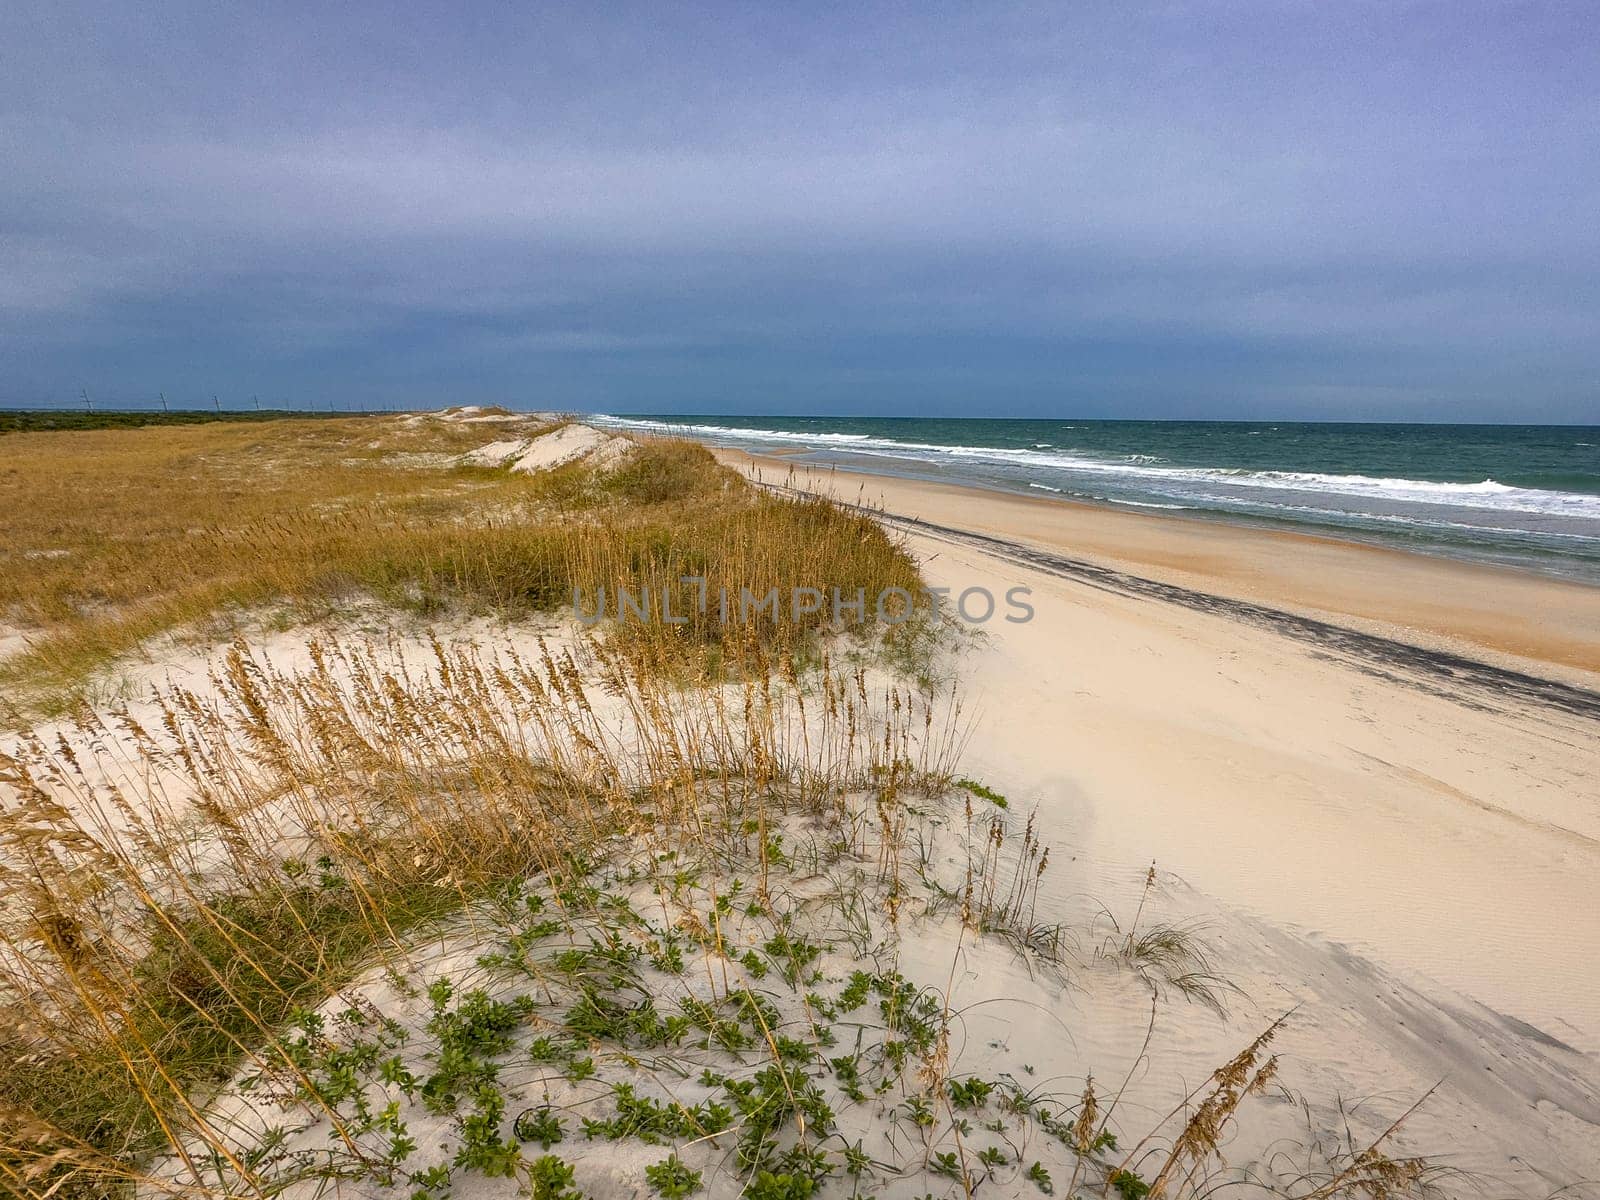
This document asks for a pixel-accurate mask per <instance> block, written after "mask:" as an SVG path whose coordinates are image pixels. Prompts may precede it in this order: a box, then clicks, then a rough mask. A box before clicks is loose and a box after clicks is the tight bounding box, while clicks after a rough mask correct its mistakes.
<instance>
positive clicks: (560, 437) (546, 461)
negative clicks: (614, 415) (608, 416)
mask: <svg viewBox="0 0 1600 1200" xmlns="http://www.w3.org/2000/svg"><path fill="white" fill-rule="evenodd" d="M630 445H631V443H630V442H629V441H628V440H627V439H626V438H620V437H614V436H612V435H611V434H609V433H601V432H600V431H599V430H598V429H594V428H592V427H591V426H588V425H563V426H562V427H561V428H560V429H558V430H556V431H555V432H554V433H547V434H545V435H544V436H543V437H538V438H534V439H533V440H532V441H531V442H530V443H529V444H528V447H527V449H526V450H525V451H523V452H522V453H521V454H519V455H518V456H517V459H516V461H515V462H514V463H512V464H511V469H512V470H513V471H519V472H522V473H524V474H532V473H534V472H536V471H548V470H550V469H551V468H553V467H560V466H565V465H566V464H567V463H570V462H576V461H577V460H578V459H580V458H581V459H584V460H585V461H587V462H590V463H593V464H595V465H597V466H611V465H614V464H615V463H616V462H618V461H620V459H621V458H622V456H623V455H625V454H626V453H627V451H628V447H629V446H630Z"/></svg>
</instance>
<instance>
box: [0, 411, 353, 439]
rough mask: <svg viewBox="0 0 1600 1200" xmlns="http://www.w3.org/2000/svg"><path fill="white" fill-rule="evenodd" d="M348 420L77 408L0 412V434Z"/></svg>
mask: <svg viewBox="0 0 1600 1200" xmlns="http://www.w3.org/2000/svg"><path fill="white" fill-rule="evenodd" d="M335 415H338V416H342V417H349V416H350V415H351V414H349V413H340V414H334V413H315V412H303V411H298V410H294V409H286V408H263V409H249V410H245V411H239V410H235V409H224V410H222V411H221V412H218V411H217V410H215V409H208V408H184V409H177V410H175V411H173V412H135V411H118V410H100V411H95V412H85V411H82V410H80V409H58V408H20V409H17V408H12V409H0V434H5V433H46V432H59V431H66V430H87V429H137V428H140V427H141V426H145V425H169V426H170V425H205V424H209V423H210V422H213V421H234V422H237V421H246V422H253V421H282V420H304V419H308V418H321V419H326V418H328V417H331V416H335Z"/></svg>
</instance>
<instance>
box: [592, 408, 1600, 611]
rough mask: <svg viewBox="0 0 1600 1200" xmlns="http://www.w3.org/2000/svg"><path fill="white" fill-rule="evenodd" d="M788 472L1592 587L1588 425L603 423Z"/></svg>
mask: <svg viewBox="0 0 1600 1200" xmlns="http://www.w3.org/2000/svg"><path fill="white" fill-rule="evenodd" d="M595 419H596V421H597V423H601V424H610V425H613V426H615V427H620V428H623V429H637V430H641V431H649V432H679V433H683V434H685V435H688V436H692V437H697V438H701V439H703V440H705V441H708V442H712V443H715V444H718V445H724V446H734V447H739V448H742V449H748V450H769V451H770V450H773V449H776V448H778V447H786V448H798V449H799V450H800V451H801V453H800V454H798V455H797V456H796V457H797V458H798V459H799V460H801V461H805V462H812V463H821V464H832V465H835V466H838V467H840V468H855V469H858V470H867V471H875V472H879V473H885V474H894V475H903V476H908V477H912V478H920V479H934V480H941V481H944V482H965V483H969V484H973V485H977V486H981V487H988V488H998V489H1001V490H1005V491H1014V492H1020V493H1027V494H1031V495H1041V494H1042V495H1054V496H1061V497H1064V498H1068V499H1073V500H1085V501H1091V502H1094V503H1098V504H1105V505H1110V506H1113V507H1119V508H1128V509H1133V510H1144V511H1152V510H1153V511H1163V512H1169V513H1173V514H1178V515H1184V516H1191V517H1202V518H1211V519H1215V520H1226V521H1234V522H1240V523H1246V524H1252V525H1267V526H1276V527H1280V528H1282V527H1289V528H1295V529H1303V530H1309V531H1315V532H1321V533H1328V534H1334V535H1337V536H1341V537H1346V538H1354V539H1358V540H1362V541H1368V542H1375V543H1379V544H1382V545H1388V546H1398V547H1402V548H1405V549H1408V550H1414V551H1420V552H1422V553H1428V554H1441V555H1448V556H1451V557H1457V558H1465V559H1472V560H1476V561H1486V562H1493V563H1500V564H1502V565H1506V566H1514V567H1521V568H1524V569H1530V570H1536V571H1541V572H1545V573H1549V574H1554V575H1560V576H1564V577H1567V578H1571V579H1577V580H1582V581H1584V582H1587V583H1592V584H1600V426H1574V425H1398V424H1355V423H1341V422H1291V421H1273V422H1242V421H1087V420H1080V421H1034V420H986V419H962V420H951V419H940V418H921V417H727V416H673V417H670V418H668V417H660V416H648V415H638V414H622V415H615V416H612V415H606V416H601V417H597V418H595Z"/></svg>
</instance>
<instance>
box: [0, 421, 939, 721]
mask: <svg viewBox="0 0 1600 1200" xmlns="http://www.w3.org/2000/svg"><path fill="white" fill-rule="evenodd" d="M518 432H520V433H522V434H526V433H527V432H529V430H527V429H525V428H518V427H507V428H503V427H501V426H480V425H472V424H461V423H453V422H449V421H441V420H432V419H427V418H364V419H360V420H319V421H315V422H311V421H282V422H276V423H274V424H272V425H270V426H250V427H240V426H229V425H213V426H205V427H185V428H181V429H161V430H151V429H142V430H117V431H110V432H90V433H79V434H73V435H62V434H37V435H16V436H14V437H12V438H10V439H8V442H7V450H8V454H7V456H6V459H5V464H4V467H3V468H0V505H3V506H4V507H5V509H6V511H8V512H9V513H11V514H13V516H12V518H10V519H8V520H7V521H6V523H5V524H4V526H3V527H0V565H3V567H4V570H0V621H3V622H5V623H7V624H9V625H11V626H13V627H14V628H17V629H20V630H21V631H22V632H23V633H24V634H25V635H27V636H28V638H29V640H30V648H29V649H28V650H27V651H26V652H25V653H22V654H20V655H17V656H15V657H14V658H13V659H11V660H10V661H7V662H6V663H4V664H0V686H4V687H7V688H8V690H11V691H13V692H14V693H18V694H20V695H22V696H23V697H24V698H25V699H26V701H27V704H28V706H30V707H32V708H34V709H36V710H43V711H61V710H62V709H63V708H65V707H66V706H67V705H68V704H69V703H70V702H71V701H72V700H73V698H74V697H75V696H76V694H77V689H79V688H81V687H82V685H83V684H84V682H85V681H86V680H88V679H89V678H90V677H91V676H92V675H93V674H94V672H95V671H96V670H98V669H100V668H102V667H104V666H105V665H106V664H108V663H110V662H113V661H114V660H116V659H117V658H118V657H119V656H122V655H125V654H128V653H129V652H131V651H133V650H134V649H135V648H136V647H138V646H139V645H140V644H141V643H142V642H144V641H145V640H146V639H149V638H151V637H153V636H155V635H157V634H160V633H163V632H167V631H172V630H179V629H185V628H190V627H196V626H201V625H204V624H208V623H210V624H213V625H214V624H215V622H216V620H217V619H218V617H219V615H223V616H226V615H230V614H231V615H233V616H235V617H239V616H247V615H249V614H252V613H255V612H259V611H260V610H262V609H264V608H266V607H268V606H281V607H283V608H285V609H286V610H287V613H288V619H291V620H312V619H316V618H318V617H322V616H326V615H328V614H330V613H333V612H337V611H338V610H339V609H340V608H341V606H348V605H350V604H352V603H356V602H360V601H365V600H376V601H378V602H380V603H382V604H386V605H391V606H395V607H398V608H402V609H405V610H409V611H412V612H415V613H418V614H421V615H424V616H437V615H439V614H440V613H442V612H444V611H447V610H448V611H454V612H474V611H486V610H492V611H496V612H500V613H504V614H508V615H513V616H514V615H516V614H518V613H522V612H529V611H540V612H550V611H553V610H555V609H558V608H560V607H562V606H565V605H570V604H571V602H572V596H573V588H574V586H577V587H579V588H580V589H582V590H583V592H584V593H585V594H587V595H589V596H591V597H592V596H594V595H595V594H596V589H598V588H601V587H605V588H607V589H608V594H610V595H612V596H613V597H614V596H615V594H616V589H617V588H618V587H629V588H630V589H632V591H633V592H634V593H635V594H638V593H639V592H640V591H641V590H642V589H643V588H644V587H645V586H648V587H649V588H650V589H651V591H652V594H654V595H655V596H657V597H659V596H661V595H662V594H663V593H665V592H666V591H669V590H670V591H672V592H673V593H675V594H674V600H675V601H676V602H677V604H676V609H677V611H682V610H683V608H684V605H685V602H686V600H687V598H688V591H689V589H688V587H687V586H686V585H684V584H681V583H680V582H679V580H680V577H681V576H684V575H697V576H703V577H705V578H706V579H707V581H708V583H707V586H708V587H709V589H710V594H711V595H716V594H717V592H718V589H720V588H730V589H732V591H733V594H734V595H737V594H738V589H739V588H741V587H747V588H751V589H756V590H757V591H760V592H764V591H765V590H766V589H769V588H773V587H776V588H779V589H780V591H781V592H782V593H783V594H784V595H787V594H788V590H789V589H790V588H792V587H795V586H812V587H819V588H826V587H830V586H838V587H841V588H843V589H845V590H847V591H849V590H851V589H854V588H856V587H865V588H867V589H868V590H869V592H872V593H874V594H875V593H876V592H877V591H879V590H881V589H883V588H885V587H907V588H911V587H914V586H915V584H916V579H917V576H916V572H915V569H914V567H913V566H912V564H911V562H910V560H909V558H908V557H907V556H906V555H905V554H904V553H903V551H901V550H900V549H899V548H898V547H897V546H896V545H895V544H894V543H893V541H892V540H891V539H890V538H889V537H888V536H887V535H886V534H885V533H884V531H883V530H882V529H881V528H879V527H878V526H877V525H875V524H874V523H873V522H871V521H870V520H868V519H866V518H864V517H861V516H859V515H852V514H847V513H845V512H843V511H841V510H840V509H838V508H835V507H834V506H832V505H830V504H827V503H825V502H822V501H816V500H800V499H785V498H778V497H774V496H769V495H764V494H761V493H758V492H757V491H756V490H755V489H754V488H752V487H750V486H749V485H748V484H746V483H745V482H744V481H743V480H742V479H741V478H740V477H738V476H737V475H736V474H734V473H733V472H731V471H728V470H726V469H724V468H722V467H720V466H718V465H717V464H716V462H715V461H714V460H713V459H712V458H711V456H710V455H709V454H708V453H707V452H706V451H705V450H704V449H703V448H702V447H699V446H698V445H694V444H691V443H681V442H665V441H654V442H649V443H646V444H644V445H642V446H641V447H640V448H639V450H638V451H637V452H636V453H635V454H634V455H633V456H632V458H631V459H630V460H629V461H627V462H626V463H624V464H623V465H622V466H621V467H620V468H619V469H617V470H615V471H613V472H603V473H602V472H596V471H594V470H592V469H590V468H587V467H585V466H583V465H573V466H569V467H566V468H562V469H560V470H557V471H553V472H548V473H546V474H544V475H534V476H526V475H518V474H515V473H512V472H509V471H505V470H486V469H473V468H464V467H459V466H455V465H453V460H454V457H455V456H457V455H459V454H460V453H461V452H462V451H464V450H467V449H469V448H471V447H473V446H475V445H479V444H482V443H483V442H485V441H487V440H488V439H489V438H490V437H505V436H515V435H516V433H518ZM826 616H827V614H825V613H824V614H807V615H804V616H802V617H801V618H800V619H798V620H796V619H793V617H792V614H789V613H779V614H777V616H776V617H775V618H774V619H771V620H766V619H765V618H762V619H763V620H764V622H765V623H764V624H763V626H762V636H763V637H764V638H765V639H767V640H768V641H769V642H772V643H773V644H780V643H781V644H784V645H788V644H789V643H790V642H791V641H793V640H794V639H797V638H803V637H805V636H806V635H807V634H808V633H809V632H810V631H812V630H814V629H815V628H817V627H818V626H819V625H820V624H821V623H822V622H823V619H824V618H825V617H826ZM721 631H722V622H720V621H717V620H711V619H709V617H708V614H706V613H701V612H696V613H695V614H694V619H693V620H692V621H691V623H690V624H689V625H688V626H686V627H678V626H671V627H660V626H657V627H656V629H655V634H656V635H657V636H660V637H663V638H667V639H670V640H671V641H672V642H675V643H681V642H689V643H693V644H696V645H699V646H702V647H708V648H712V649H714V648H715V646H716V644H717V643H718V641H719V640H720V638H721V636H722V632H721Z"/></svg>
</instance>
